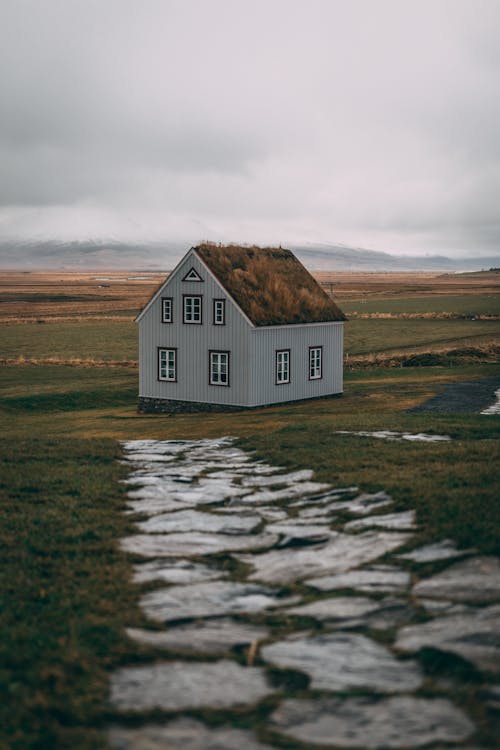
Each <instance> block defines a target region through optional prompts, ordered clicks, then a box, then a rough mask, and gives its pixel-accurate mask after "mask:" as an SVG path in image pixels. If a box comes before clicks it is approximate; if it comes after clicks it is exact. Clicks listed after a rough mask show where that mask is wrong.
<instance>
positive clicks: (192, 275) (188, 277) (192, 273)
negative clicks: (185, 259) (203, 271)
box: [182, 268, 203, 281]
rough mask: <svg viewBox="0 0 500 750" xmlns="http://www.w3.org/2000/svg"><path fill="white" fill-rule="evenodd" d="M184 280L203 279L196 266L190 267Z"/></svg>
mask: <svg viewBox="0 0 500 750" xmlns="http://www.w3.org/2000/svg"><path fill="white" fill-rule="evenodd" d="M182 280H183V281H203V279H202V278H201V276H200V274H199V273H198V271H196V270H195V269H194V268H190V269H189V271H188V272H187V274H186V275H185V276H184V278H183V279H182Z"/></svg>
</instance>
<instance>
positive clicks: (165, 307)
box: [161, 297, 174, 323]
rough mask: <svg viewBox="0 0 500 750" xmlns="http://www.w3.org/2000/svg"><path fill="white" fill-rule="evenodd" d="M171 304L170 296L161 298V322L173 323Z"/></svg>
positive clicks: (172, 303)
mask: <svg viewBox="0 0 500 750" xmlns="http://www.w3.org/2000/svg"><path fill="white" fill-rule="evenodd" d="M173 306H174V301H173V299H172V297H162V298H161V321H162V323H173Z"/></svg>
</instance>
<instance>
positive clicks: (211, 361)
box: [208, 350, 231, 388]
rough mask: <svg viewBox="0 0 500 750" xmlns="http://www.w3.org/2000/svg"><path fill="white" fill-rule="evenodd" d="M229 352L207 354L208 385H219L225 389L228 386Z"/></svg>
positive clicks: (210, 352)
mask: <svg viewBox="0 0 500 750" xmlns="http://www.w3.org/2000/svg"><path fill="white" fill-rule="evenodd" d="M230 354H231V352H229V351H215V350H210V351H209V352H208V383H209V385H220V386H224V387H226V388H228V387H229V385H230V380H229V364H230Z"/></svg>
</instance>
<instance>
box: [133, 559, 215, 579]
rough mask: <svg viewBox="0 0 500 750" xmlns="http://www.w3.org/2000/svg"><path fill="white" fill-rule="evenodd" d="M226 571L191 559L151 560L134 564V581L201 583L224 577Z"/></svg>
mask: <svg viewBox="0 0 500 750" xmlns="http://www.w3.org/2000/svg"><path fill="white" fill-rule="evenodd" d="M226 577H227V573H226V572H224V571H223V570H218V569H217V568H211V567H209V566H208V565H203V564H202V563H195V562H192V561H191V560H152V561H151V562H147V563H140V564H139V565H134V575H133V578H132V580H133V582H134V583H149V582H150V581H162V582H164V583H172V584H181V583H201V582H202V581H215V580H217V579H218V578H226Z"/></svg>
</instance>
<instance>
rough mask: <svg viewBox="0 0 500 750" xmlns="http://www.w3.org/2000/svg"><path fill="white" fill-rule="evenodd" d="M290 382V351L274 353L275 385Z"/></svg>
mask: <svg viewBox="0 0 500 750" xmlns="http://www.w3.org/2000/svg"><path fill="white" fill-rule="evenodd" d="M289 382H290V349H282V350H281V351H277V352H276V385H282V384H284V383H289Z"/></svg>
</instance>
